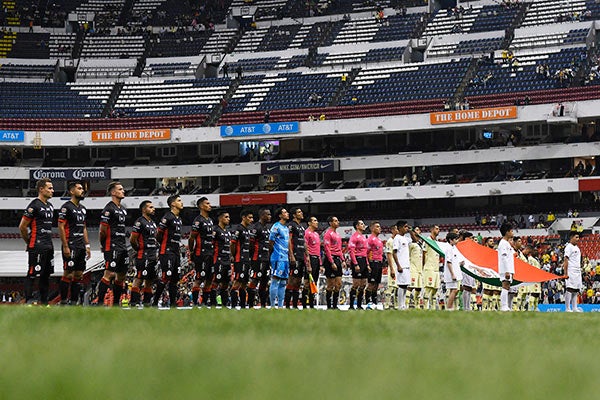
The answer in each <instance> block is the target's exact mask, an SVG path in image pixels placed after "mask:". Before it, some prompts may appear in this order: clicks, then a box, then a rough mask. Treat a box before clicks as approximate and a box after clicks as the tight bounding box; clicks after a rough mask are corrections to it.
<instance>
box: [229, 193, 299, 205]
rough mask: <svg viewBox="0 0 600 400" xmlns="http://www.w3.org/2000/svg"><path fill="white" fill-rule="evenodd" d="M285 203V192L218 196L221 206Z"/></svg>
mask: <svg viewBox="0 0 600 400" xmlns="http://www.w3.org/2000/svg"><path fill="white" fill-rule="evenodd" d="M285 203H287V193H260V194H259V193H255V194H254V193H253V194H222V195H221V196H219V205H220V206H221V207H226V206H253V205H260V204H285Z"/></svg>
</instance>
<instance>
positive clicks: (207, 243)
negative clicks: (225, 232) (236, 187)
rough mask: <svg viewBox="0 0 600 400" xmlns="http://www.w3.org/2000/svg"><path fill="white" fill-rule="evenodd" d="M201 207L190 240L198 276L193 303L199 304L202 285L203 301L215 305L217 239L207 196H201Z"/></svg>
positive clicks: (198, 203)
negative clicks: (213, 285) (214, 244)
mask: <svg viewBox="0 0 600 400" xmlns="http://www.w3.org/2000/svg"><path fill="white" fill-rule="evenodd" d="M196 205H197V206H198V208H199V209H200V215H198V216H197V217H196V218H195V219H194V221H193V222H192V230H191V232H190V238H189V240H188V248H189V250H190V258H191V262H192V265H193V266H194V270H195V271H196V277H195V278H194V284H193V286H192V305H193V306H197V305H198V297H199V295H200V287H201V286H202V303H203V304H204V305H208V301H209V299H210V304H211V305H215V304H216V302H217V300H216V299H217V294H216V291H214V290H212V284H213V268H214V265H213V264H214V263H213V256H214V252H213V240H214V239H215V232H214V224H213V220H212V219H210V211H211V210H212V206H211V204H210V201H208V199H207V198H206V197H200V198H199V199H198V201H197V202H196Z"/></svg>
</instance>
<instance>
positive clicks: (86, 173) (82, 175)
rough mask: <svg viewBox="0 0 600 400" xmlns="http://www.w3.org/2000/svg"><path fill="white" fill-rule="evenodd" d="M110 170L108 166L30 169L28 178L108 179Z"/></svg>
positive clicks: (62, 179) (63, 179)
mask: <svg viewBox="0 0 600 400" xmlns="http://www.w3.org/2000/svg"><path fill="white" fill-rule="evenodd" d="M110 177H111V170H110V169H108V168H77V169H64V168H63V169H57V168H55V169H31V170H29V178H30V179H31V180H34V181H37V180H40V179H42V178H49V179H52V180H54V181H71V180H77V181H89V180H101V179H110Z"/></svg>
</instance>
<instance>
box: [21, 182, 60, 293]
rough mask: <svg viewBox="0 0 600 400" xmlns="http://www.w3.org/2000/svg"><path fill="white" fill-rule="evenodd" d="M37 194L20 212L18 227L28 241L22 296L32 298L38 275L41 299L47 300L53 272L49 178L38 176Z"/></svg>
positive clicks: (51, 187) (51, 190) (51, 210)
mask: <svg viewBox="0 0 600 400" xmlns="http://www.w3.org/2000/svg"><path fill="white" fill-rule="evenodd" d="M36 188H37V191H38V197H37V198H36V199H34V200H33V201H32V202H31V203H29V205H28V206H27V208H26V209H25V212H24V213H23V218H21V223H20V224H19V231H20V232H21V237H22V238H23V240H24V241H25V243H27V253H28V269H27V279H25V300H26V301H30V300H31V299H32V298H33V281H34V280H35V278H36V277H38V276H39V278H40V279H39V290H40V302H41V303H42V304H48V288H49V286H50V275H52V273H53V272H54V245H53V244H52V219H53V216H54V208H53V207H52V204H50V201H49V200H50V199H51V198H52V196H53V194H54V187H53V186H52V182H51V181H50V179H47V178H44V179H40V180H39V181H37V183H36Z"/></svg>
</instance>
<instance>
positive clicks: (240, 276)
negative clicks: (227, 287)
mask: <svg viewBox="0 0 600 400" xmlns="http://www.w3.org/2000/svg"><path fill="white" fill-rule="evenodd" d="M233 272H234V273H235V274H234V276H233V280H234V281H237V282H240V283H248V280H249V279H250V263H249V262H236V263H234V264H233Z"/></svg>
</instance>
